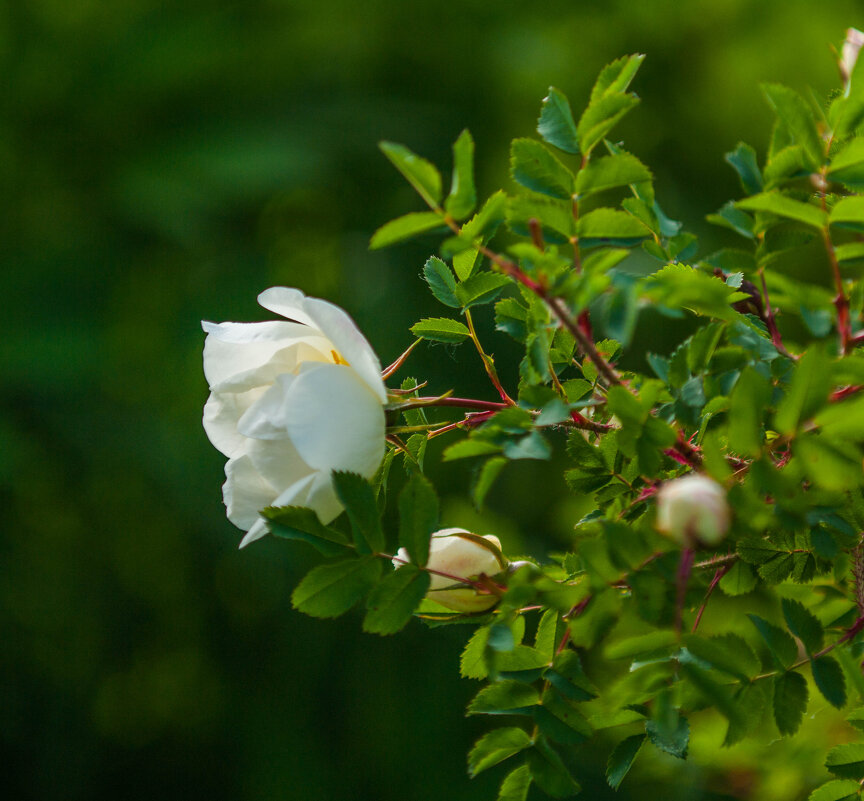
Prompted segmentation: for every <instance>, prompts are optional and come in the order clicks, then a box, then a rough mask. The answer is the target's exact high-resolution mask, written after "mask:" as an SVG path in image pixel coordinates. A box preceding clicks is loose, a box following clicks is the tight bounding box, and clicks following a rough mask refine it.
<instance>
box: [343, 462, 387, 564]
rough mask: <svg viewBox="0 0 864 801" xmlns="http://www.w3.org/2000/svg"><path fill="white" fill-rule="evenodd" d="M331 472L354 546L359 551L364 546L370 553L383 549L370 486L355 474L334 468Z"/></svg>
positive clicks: (372, 491)
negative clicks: (352, 536) (348, 522)
mask: <svg viewBox="0 0 864 801" xmlns="http://www.w3.org/2000/svg"><path fill="white" fill-rule="evenodd" d="M332 475H333V488H334V489H335V490H336V495H337V496H338V497H339V500H340V501H342V505H343V506H344V507H345V511H346V512H347V513H348V519H349V520H350V521H351V530H352V532H353V534H354V543H355V544H356V545H357V547H358V549H360V550H361V551H362V549H363V546H364V545H366V546H368V548H369V549H370V550H371V551H372V552H373V553H376V552H378V551H382V550H384V545H385V542H384V532H383V531H382V530H381V517H380V516H379V514H378V503H377V501H376V499H375V490H374V489H373V487H372V485H371V484H370V483H369V482H368V481H367V480H366V479H365V478H363V476H360V475H358V474H357V473H348V472H341V471H338V470H337V471H334V472H333V474H332Z"/></svg>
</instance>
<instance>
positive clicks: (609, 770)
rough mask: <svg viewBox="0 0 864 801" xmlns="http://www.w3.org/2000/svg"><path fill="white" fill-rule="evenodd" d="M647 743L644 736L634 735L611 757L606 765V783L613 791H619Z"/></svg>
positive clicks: (617, 746) (618, 746)
mask: <svg viewBox="0 0 864 801" xmlns="http://www.w3.org/2000/svg"><path fill="white" fill-rule="evenodd" d="M644 742H645V735H644V734H634V735H632V736H630V737H627V738H625V739H623V740H621V742H620V743H618V745H616V746H615V750H614V751H612V753H611V754H610V756H609V761H608V762H607V763H606V781H607V782H608V784H609V786H610V787H611V788H612V789H613V790H617V789H618V788H619V787H620V786H621V782H622V781H624V777H625V776H626V775H627V774H628V773H629V772H630V768H631V767H632V766H633V762H634V761H635V760H636V757H637V755H638V754H639V749H641V748H642V743H644Z"/></svg>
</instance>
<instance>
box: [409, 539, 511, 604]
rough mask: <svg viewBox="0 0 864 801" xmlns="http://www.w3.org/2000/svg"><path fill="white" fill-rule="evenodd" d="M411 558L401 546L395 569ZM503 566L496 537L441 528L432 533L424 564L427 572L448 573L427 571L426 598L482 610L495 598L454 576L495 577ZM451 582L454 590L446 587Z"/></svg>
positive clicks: (494, 602)
mask: <svg viewBox="0 0 864 801" xmlns="http://www.w3.org/2000/svg"><path fill="white" fill-rule="evenodd" d="M464 535H468V536H464ZM477 539H481V540H486V541H487V542H489V543H490V545H489V546H488V547H487V546H485V545H482V544H481V543H479V542H477ZM410 561H411V557H410V556H409V554H408V551H406V550H405V549H404V548H400V549H399V551H398V553H397V554H396V557H395V558H394V560H393V566H394V567H397V568H398V567H401V566H402V564H404V563H405V562H410ZM506 566H507V562H506V560H505V559H504V556H503V554H502V553H501V542H500V541H499V539H498V537H494V536H492V535H491V534H489V535H487V536H484V537H477V535H475V534H471V532H469V531H466V530H465V529H464V528H442V529H441V530H440V531H436V532H435V533H434V534H432V539H431V542H430V543H429V561H428V562H427V563H426V567H427V568H428V569H429V570H430V571H435V570H437V571H439V572H441V573H446V574H447V576H441V575H438V574H437V573H430V575H431V579H432V580H431V583H430V584H429V591H428V592H427V593H426V597H427V598H430V599H431V600H433V601H435V602H436V603H439V604H441V606H446V607H447V608H448V609H453V610H455V611H456V612H483V611H485V610H486V609H490V608H491V607H493V606H495V604H496V603H498V598H497V597H496V596H495V595H487V594H485V593H484V594H481V593H478V592H477V590H475V589H474V588H473V587H471V586H470V585H463V586H461V587H460V586H459V582H458V581H457V579H459V578H462V579H476V578H477V577H478V576H479V575H480V574H481V573H482V574H485V575H486V576H494V575H496V574H498V573H500V572H501V571H502V570H503V569H504V568H505V567H506ZM449 576H454V577H456V578H449ZM454 585H455V586H456V589H449V588H452V587H454Z"/></svg>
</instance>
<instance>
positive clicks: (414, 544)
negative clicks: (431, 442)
mask: <svg viewBox="0 0 864 801" xmlns="http://www.w3.org/2000/svg"><path fill="white" fill-rule="evenodd" d="M437 527H438V496H437V495H436V494H435V488H434V487H433V486H432V484H431V483H430V482H429V480H428V479H427V478H426V477H425V476H424V475H423V474H422V473H419V472H414V473H412V474H411V477H410V478H409V479H408V481H407V483H406V484H405V487H404V488H403V489H402V492H400V493H399V544H400V545H402V546H403V547H404V548H405V549H406V550H407V551H408V553H409V554H410V556H411V561H412V562H413V563H414V564H415V565H417V566H418V567H425V565H426V562H427V561H428V560H429V542H430V537H431V536H432V533H433V532H434V531H435V530H436V529H437Z"/></svg>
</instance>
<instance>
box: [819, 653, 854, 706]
mask: <svg viewBox="0 0 864 801" xmlns="http://www.w3.org/2000/svg"><path fill="white" fill-rule="evenodd" d="M810 667H811V669H812V671H813V681H814V682H815V684H816V686H817V687H818V688H819V692H820V693H822V695H823V696H825V700H826V701H827V702H828V703H829V704H831V705H832V706H836V707H837V709H842V708H843V707H844V706H846V677H845V676H844V675H843V669H842V668H841V667H840V664H839V663H838V662H837V660H836V659H834V657H833V656H820V657H819V658H818V659H812V660H810Z"/></svg>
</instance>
